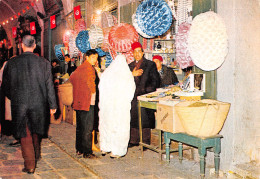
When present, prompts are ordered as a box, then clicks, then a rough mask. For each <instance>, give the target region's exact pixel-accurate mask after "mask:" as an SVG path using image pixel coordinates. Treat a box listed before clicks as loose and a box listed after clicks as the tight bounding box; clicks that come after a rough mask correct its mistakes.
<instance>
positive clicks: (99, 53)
mask: <svg viewBox="0 0 260 179" xmlns="http://www.w3.org/2000/svg"><path fill="white" fill-rule="evenodd" d="M95 50H96V51H97V53H98V55H99V56H100V57H103V56H105V55H106V52H104V51H103V50H101V48H96V49H95Z"/></svg>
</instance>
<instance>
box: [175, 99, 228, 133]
mask: <svg viewBox="0 0 260 179" xmlns="http://www.w3.org/2000/svg"><path fill="white" fill-rule="evenodd" d="M229 108H230V103H225V102H220V101H216V100H210V99H204V100H201V101H186V102H180V103H179V104H177V105H175V110H176V113H177V115H178V116H179V118H180V120H181V123H182V125H183V127H184V129H185V132H186V133H188V134H190V135H194V136H199V137H209V136H214V135H216V134H218V133H219V131H220V130H221V129H222V127H223V125H224V122H225V120H226V118H227V114H228V111H229Z"/></svg>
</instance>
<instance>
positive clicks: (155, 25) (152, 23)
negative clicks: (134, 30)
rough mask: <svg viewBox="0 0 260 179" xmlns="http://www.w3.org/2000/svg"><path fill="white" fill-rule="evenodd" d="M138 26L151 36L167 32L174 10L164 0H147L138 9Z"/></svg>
mask: <svg viewBox="0 0 260 179" xmlns="http://www.w3.org/2000/svg"><path fill="white" fill-rule="evenodd" d="M136 19H137V24H138V27H139V28H140V29H141V31H142V32H144V33H145V34H147V35H149V36H159V35H162V34H164V33H165V32H167V30H168V29H169V28H170V26H171V24H172V11H171V9H170V7H169V6H168V4H167V3H166V2H165V1H164V0H145V1H143V2H142V3H141V4H140V5H139V6H138V7H137V10H136Z"/></svg>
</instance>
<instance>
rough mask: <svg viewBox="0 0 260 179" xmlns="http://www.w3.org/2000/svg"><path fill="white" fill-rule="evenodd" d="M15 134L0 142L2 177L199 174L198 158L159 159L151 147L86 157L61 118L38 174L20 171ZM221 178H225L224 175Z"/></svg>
mask: <svg viewBox="0 0 260 179" xmlns="http://www.w3.org/2000/svg"><path fill="white" fill-rule="evenodd" d="M12 140H13V138H12V137H9V138H8V139H7V140H5V141H4V142H3V143H0V179H5V178H15V179H16V178H26V179H27V178H29V179H30V178H37V179H38V178H43V179H45V178H47V179H49V178H51V179H52V178H54V179H55V178H68V179H74V178H105V179H117V178H118V179H121V178H122V179H128V178H129V179H130V178H134V179H143V178H144V179H154V178H163V179H164V178H165V179H166V178H173V179H196V178H200V177H199V176H200V175H199V170H200V169H199V162H196V161H194V160H188V159H187V158H184V160H183V162H182V164H180V163H179V160H178V157H177V154H174V155H171V161H170V164H167V163H166V162H165V157H163V161H162V162H160V161H159V155H158V153H155V152H153V151H151V150H146V151H145V152H144V156H143V158H142V157H141V151H140V148H139V147H133V148H130V149H129V150H128V153H127V155H126V156H125V157H122V158H120V159H111V158H110V157H109V155H106V156H104V157H103V156H101V155H100V153H95V154H96V155H97V156H99V158H97V159H84V158H82V156H77V155H76V152H75V147H74V145H75V126H73V125H70V124H68V123H65V122H62V123H61V124H51V126H50V130H49V139H44V140H43V142H42V160H41V161H40V162H39V163H38V165H37V166H38V168H37V169H36V172H35V174H33V175H28V174H24V173H22V172H21V170H22V168H23V159H22V156H21V150H20V147H10V146H9V145H8V144H9V143H10V142H12ZM207 178H215V177H214V176H213V175H210V165H208V166H207V168H206V179H207ZM222 178H226V177H225V176H224V177H222Z"/></svg>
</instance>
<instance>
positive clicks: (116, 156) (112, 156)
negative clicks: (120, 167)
mask: <svg viewBox="0 0 260 179" xmlns="http://www.w3.org/2000/svg"><path fill="white" fill-rule="evenodd" d="M121 157H122V156H119V155H113V154H111V155H110V158H112V159H114V158H116V159H119V158H121Z"/></svg>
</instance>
